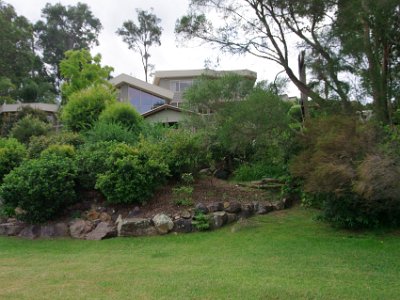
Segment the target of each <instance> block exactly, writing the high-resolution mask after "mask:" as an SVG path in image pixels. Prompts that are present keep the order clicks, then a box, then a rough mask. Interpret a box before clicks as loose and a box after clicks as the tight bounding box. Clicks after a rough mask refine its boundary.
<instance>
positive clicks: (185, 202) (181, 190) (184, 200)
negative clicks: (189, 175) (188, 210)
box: [172, 185, 193, 206]
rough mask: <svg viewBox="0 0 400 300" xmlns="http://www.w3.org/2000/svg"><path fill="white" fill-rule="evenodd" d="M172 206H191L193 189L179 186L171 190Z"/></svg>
mask: <svg viewBox="0 0 400 300" xmlns="http://www.w3.org/2000/svg"><path fill="white" fill-rule="evenodd" d="M172 194H173V198H174V200H173V201H174V204H175V205H178V206H191V205H193V200H192V194H193V187H191V186H184V185H183V186H179V187H176V188H173V189H172Z"/></svg>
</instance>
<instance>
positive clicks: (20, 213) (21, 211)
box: [14, 207, 26, 216]
mask: <svg viewBox="0 0 400 300" xmlns="http://www.w3.org/2000/svg"><path fill="white" fill-rule="evenodd" d="M14 212H15V215H17V216H18V215H24V214H26V210H23V209H22V208H21V207H16V208H15V209H14Z"/></svg>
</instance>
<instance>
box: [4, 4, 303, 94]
mask: <svg viewBox="0 0 400 300" xmlns="http://www.w3.org/2000/svg"><path fill="white" fill-rule="evenodd" d="M4 2H6V3H9V4H11V5H12V6H14V8H15V10H16V12H17V14H19V15H23V16H25V17H26V18H28V19H29V20H30V21H31V22H36V21H38V20H39V19H40V18H41V10H42V8H43V7H44V6H45V5H46V3H51V4H55V3H58V2H60V3H62V4H63V5H65V6H67V5H76V4H77V3H78V1H71V0H59V1H52V0H4ZM80 2H82V3H86V4H87V5H88V6H89V7H90V9H91V11H92V12H93V15H94V16H95V17H97V18H99V19H100V21H101V23H102V25H103V29H102V31H101V33H100V35H99V43H100V44H99V46H97V47H94V48H92V50H91V52H92V54H93V55H94V54H97V53H100V54H101V56H102V65H109V66H111V67H113V68H114V72H113V74H112V75H113V76H117V75H119V74H121V73H125V74H128V75H132V76H134V77H136V78H139V79H142V80H144V71H143V66H142V64H141V59H140V55H139V54H138V53H136V52H134V51H132V50H129V49H128V46H127V44H125V43H124V42H123V41H122V38H121V37H120V36H118V35H117V34H116V33H115V32H116V30H117V29H118V28H119V27H121V26H122V23H123V22H124V21H127V20H133V21H135V22H136V20H137V16H136V11H135V9H136V8H140V9H143V10H149V9H150V8H153V9H154V14H155V15H156V16H157V17H159V18H160V19H161V26H162V27H163V32H162V35H161V46H159V47H152V48H151V49H150V55H151V57H150V61H149V62H150V63H151V64H154V65H155V70H156V71H161V70H177V69H183V70H185V69H203V68H204V67H205V61H206V60H210V61H211V67H212V68H214V67H215V69H218V70H235V69H249V70H252V71H255V72H257V77H258V80H268V81H273V80H274V78H275V75H276V74H277V73H278V72H280V71H281V70H282V68H281V67H280V66H278V65H277V64H276V63H274V62H271V61H267V60H265V59H260V58H256V57H253V56H251V55H240V56H238V55H230V54H222V53H221V52H220V51H219V50H218V49H215V48H212V47H211V46H208V45H201V43H200V42H196V43H194V42H191V43H190V45H189V44H188V43H186V44H184V45H183V44H182V43H180V42H178V41H177V38H176V36H175V33H174V28H175V22H176V20H177V19H178V18H179V17H181V16H183V15H184V14H185V13H186V12H187V9H188V5H189V0H81V1H80ZM151 81H152V78H151V79H150V80H149V82H151ZM287 93H288V94H289V95H290V96H298V94H299V92H298V91H297V90H296V88H294V87H293V86H289V88H288V91H287Z"/></svg>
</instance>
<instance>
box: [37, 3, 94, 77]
mask: <svg viewBox="0 0 400 300" xmlns="http://www.w3.org/2000/svg"><path fill="white" fill-rule="evenodd" d="M42 17H43V18H44V20H40V21H38V22H37V23H36V24H35V31H36V35H37V46H38V47H39V48H40V49H41V50H42V55H43V61H44V62H45V63H47V64H49V65H50V66H51V68H52V71H53V74H54V75H55V76H56V77H57V78H58V80H61V74H60V70H59V63H60V61H61V60H62V59H63V58H64V53H65V52H66V51H67V50H78V49H89V48H90V47H92V46H94V45H98V44H99V42H98V39H97V38H98V35H99V33H100V30H101V29H102V25H101V22H100V20H99V19H98V18H96V17H95V16H94V15H93V13H92V11H91V10H90V8H89V7H88V6H87V5H86V4H84V3H80V2H78V3H77V4H76V6H71V5H69V6H63V5H62V4H61V3H56V4H54V5H52V4H50V3H47V4H46V6H45V7H44V8H43V9H42Z"/></svg>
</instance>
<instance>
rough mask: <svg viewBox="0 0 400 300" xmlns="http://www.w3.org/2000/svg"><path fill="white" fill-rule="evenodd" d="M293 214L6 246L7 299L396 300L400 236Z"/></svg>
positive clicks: (3, 289)
mask: <svg viewBox="0 0 400 300" xmlns="http://www.w3.org/2000/svg"><path fill="white" fill-rule="evenodd" d="M315 215H316V212H315V211H314V210H305V209H303V208H299V207H298V208H294V209H292V210H287V211H283V212H276V213H272V214H269V215H266V216H260V217H257V218H254V219H251V220H249V222H248V223H241V224H236V225H233V226H230V227H226V228H225V229H222V230H218V231H213V232H205V233H201V232H200V233H194V234H188V235H177V236H175V235H169V236H164V237H149V238H134V239H131V238H117V239H111V240H105V241H98V242H91V241H80V240H70V239H61V240H34V241H28V240H21V239H13V238H4V237H1V238H0V298H1V299H63V300H64V299H65V300H67V299H128V298H129V299H132V298H135V299H171V298H174V299H396V298H397V297H398V295H399V292H400V285H399V282H398V278H399V275H400V252H399V251H398V248H399V246H400V240H399V238H398V234H396V233H392V234H382V233H367V232H348V231H337V230H335V229H332V228H331V227H330V226H328V225H326V224H324V223H321V222H316V221H315V220H314V217H315Z"/></svg>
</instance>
